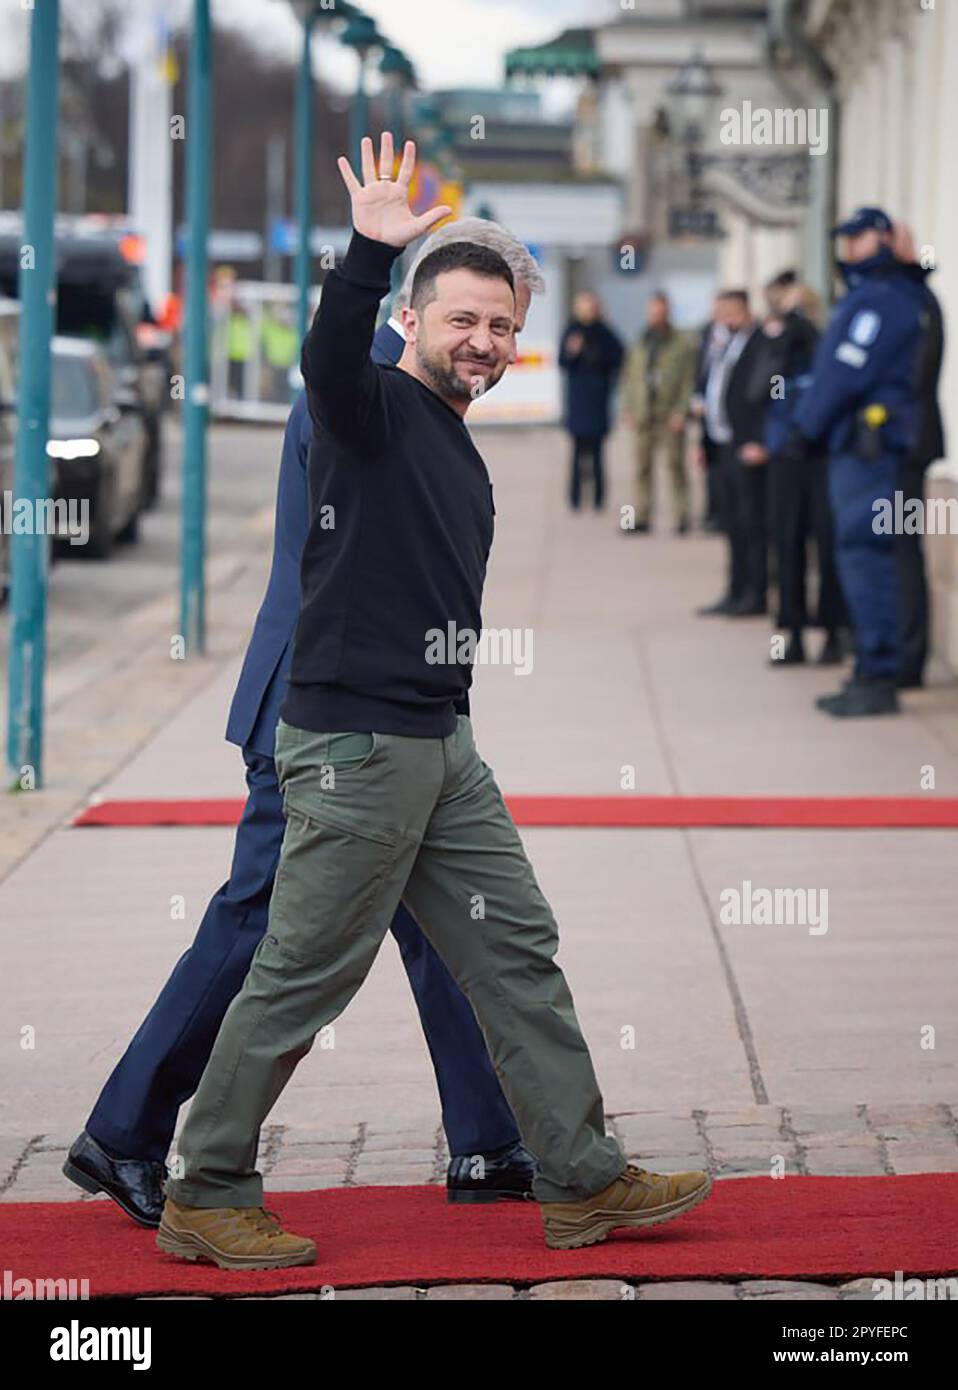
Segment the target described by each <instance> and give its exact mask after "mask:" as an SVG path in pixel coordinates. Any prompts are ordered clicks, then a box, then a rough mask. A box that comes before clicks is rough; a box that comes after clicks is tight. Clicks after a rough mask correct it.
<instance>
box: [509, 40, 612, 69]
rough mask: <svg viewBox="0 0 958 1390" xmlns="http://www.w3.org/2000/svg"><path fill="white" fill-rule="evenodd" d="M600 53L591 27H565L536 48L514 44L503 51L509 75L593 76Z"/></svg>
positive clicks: (597, 65)
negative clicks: (508, 49) (556, 35)
mask: <svg viewBox="0 0 958 1390" xmlns="http://www.w3.org/2000/svg"><path fill="white" fill-rule="evenodd" d="M599 66H600V64H599V57H598V54H597V53H596V51H595V39H594V35H593V31H592V30H591V29H566V30H564V31H563V33H561V34H560V35H559V36H558V38H555V39H550V40H549V42H548V43H540V44H538V45H537V46H536V47H535V48H513V49H511V50H510V52H508V53H507V54H506V80H507V81H508V80H509V78H510V77H596V76H597V75H598V72H599Z"/></svg>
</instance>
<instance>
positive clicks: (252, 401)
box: [210, 280, 319, 423]
mask: <svg viewBox="0 0 958 1390" xmlns="http://www.w3.org/2000/svg"><path fill="white" fill-rule="evenodd" d="M297 298H298V291H297V289H296V286H295V285H281V284H266V283H263V282H261V281H256V280H232V281H229V282H227V283H226V284H224V285H220V286H217V287H216V288H215V289H214V291H213V293H212V296H211V299H212V303H211V321H210V410H211V412H212V414H213V415H214V416H215V417H217V418H218V419H234V420H253V421H264V422H270V423H272V422H276V423H282V422H284V421H285V419H286V416H287V415H288V414H289V408H290V405H291V404H292V402H293V399H294V397H295V395H296V393H297V391H299V390H300V389H301V387H302V379H301V377H300V375H299V352H300V338H299V330H298V328H297V323H296V318H297V314H296V309H297ZM318 302H319V288H318V286H317V287H314V288H313V289H312V290H311V291H310V318H312V314H313V313H314V312H315V309H316V305H317V304H318Z"/></svg>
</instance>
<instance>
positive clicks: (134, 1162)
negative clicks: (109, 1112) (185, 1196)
mask: <svg viewBox="0 0 958 1390" xmlns="http://www.w3.org/2000/svg"><path fill="white" fill-rule="evenodd" d="M63 1172H64V1175H65V1176H66V1177H68V1178H69V1179H70V1181H71V1182H75V1183H76V1185H77V1187H82V1188H83V1190H84V1192H105V1193H106V1195H107V1196H108V1197H112V1199H113V1201H114V1202H116V1204H117V1206H118V1207H120V1208H121V1210H122V1211H125V1212H126V1214H127V1216H130V1217H132V1218H133V1220H134V1221H135V1222H136V1223H137V1225H138V1226H147V1227H148V1228H149V1229H150V1230H155V1229H156V1228H157V1226H159V1224H160V1217H161V1215H162V1214H163V1184H164V1182H165V1181H166V1168H165V1167H164V1165H163V1164H162V1163H158V1162H156V1161H155V1160H153V1159H149V1158H113V1157H111V1155H110V1154H108V1153H107V1152H106V1150H105V1149H104V1148H102V1147H101V1146H100V1145H99V1144H98V1143H97V1142H96V1140H95V1139H94V1138H93V1136H92V1135H90V1134H87V1132H86V1130H84V1131H83V1133H82V1134H81V1135H80V1137H79V1139H76V1140H75V1141H74V1143H73V1147H72V1148H71V1149H70V1152H69V1154H67V1161H66V1163H64V1165H63Z"/></svg>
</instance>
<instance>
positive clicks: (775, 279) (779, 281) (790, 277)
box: [765, 270, 798, 290]
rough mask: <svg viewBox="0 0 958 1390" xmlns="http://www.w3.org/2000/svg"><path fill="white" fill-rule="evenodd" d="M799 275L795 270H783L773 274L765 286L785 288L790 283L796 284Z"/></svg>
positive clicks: (772, 288) (769, 288)
mask: <svg viewBox="0 0 958 1390" xmlns="http://www.w3.org/2000/svg"><path fill="white" fill-rule="evenodd" d="M797 279H798V276H797V275H796V274H795V272H794V270H781V271H779V273H778V274H777V275H773V276H772V278H771V280H769V282H768V284H767V285H766V286H765V288H766V289H767V290H784V289H787V287H788V286H789V285H794V284H795V282H796V281H797Z"/></svg>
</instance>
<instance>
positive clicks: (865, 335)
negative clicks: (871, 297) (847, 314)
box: [848, 309, 881, 347]
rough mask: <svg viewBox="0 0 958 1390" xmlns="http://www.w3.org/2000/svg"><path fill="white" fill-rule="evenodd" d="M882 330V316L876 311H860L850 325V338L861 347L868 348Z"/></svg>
mask: <svg viewBox="0 0 958 1390" xmlns="http://www.w3.org/2000/svg"><path fill="white" fill-rule="evenodd" d="M880 328H881V315H880V314H876V313H875V310H874V309H859V311H858V313H857V314H856V315H855V317H854V318H853V319H852V321H851V323H850V324H849V325H848V336H849V338H851V340H852V342H853V343H857V344H858V346H859V347H868V345H869V343H873V342H874V341H875V339H876V338H877V337H878V330H879V329H880Z"/></svg>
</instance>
